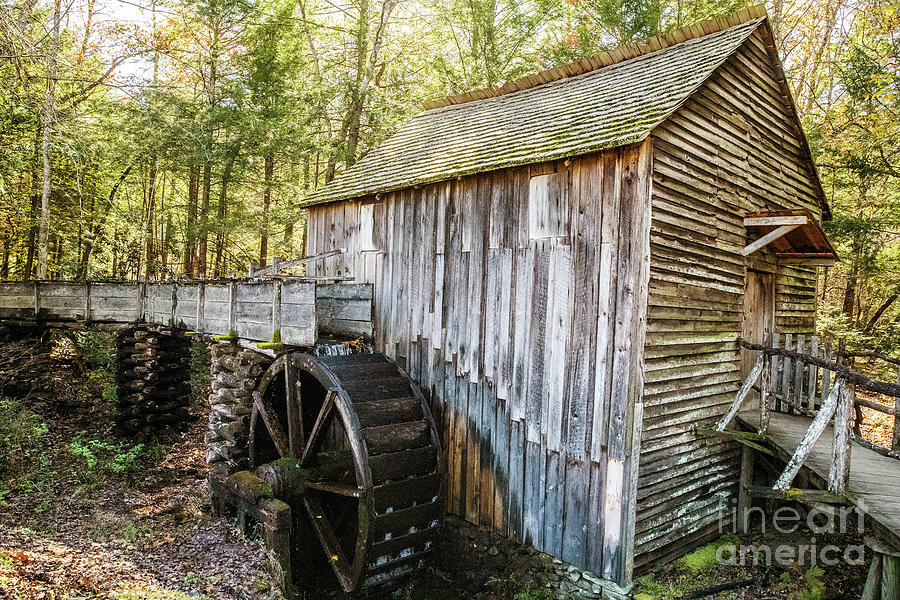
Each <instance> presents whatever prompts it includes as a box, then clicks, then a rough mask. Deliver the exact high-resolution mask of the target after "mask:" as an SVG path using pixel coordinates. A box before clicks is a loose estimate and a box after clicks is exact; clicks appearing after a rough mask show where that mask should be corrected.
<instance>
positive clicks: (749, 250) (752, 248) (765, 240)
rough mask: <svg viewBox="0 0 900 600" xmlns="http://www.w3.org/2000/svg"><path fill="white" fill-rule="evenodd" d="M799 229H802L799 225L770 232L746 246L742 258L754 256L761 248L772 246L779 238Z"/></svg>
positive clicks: (782, 227)
mask: <svg viewBox="0 0 900 600" xmlns="http://www.w3.org/2000/svg"><path fill="white" fill-rule="evenodd" d="M798 227H800V226H799V225H782V226H781V227H779V228H778V229H774V230H772V231H770V232H769V233H767V234H766V235H764V236H762V237H761V238H759V239H758V240H756V241H755V242H753V243H751V244H748V245H747V246H745V247H744V249H743V250H741V256H750V255H751V254H753V253H754V252H756V251H757V250H759V249H760V248H762V247H764V246H767V245H768V244H771V243H772V242H774V241H775V240H777V239H778V238H780V237H782V236H784V235H786V234H788V233H790V232H792V231H793V230H795V229H797V228H798Z"/></svg>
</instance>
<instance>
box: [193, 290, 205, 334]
mask: <svg viewBox="0 0 900 600" xmlns="http://www.w3.org/2000/svg"><path fill="white" fill-rule="evenodd" d="M204 304H206V283H205V282H203V281H201V282H200V283H198V284H197V317H196V319H195V323H194V329H196V330H197V331H203V308H204Z"/></svg>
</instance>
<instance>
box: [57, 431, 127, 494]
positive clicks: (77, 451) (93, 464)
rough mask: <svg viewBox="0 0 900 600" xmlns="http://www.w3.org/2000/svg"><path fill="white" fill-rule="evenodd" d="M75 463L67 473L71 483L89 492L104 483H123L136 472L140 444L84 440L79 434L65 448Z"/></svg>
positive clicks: (82, 433)
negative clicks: (69, 472)
mask: <svg viewBox="0 0 900 600" xmlns="http://www.w3.org/2000/svg"><path fill="white" fill-rule="evenodd" d="M66 449H67V450H68V452H69V453H70V454H71V455H72V456H74V457H77V458H78V459H80V460H76V461H75V462H74V463H73V465H72V469H71V477H72V481H73V483H76V484H77V485H79V486H81V487H83V488H86V489H92V488H94V487H96V486H98V485H100V484H102V483H104V482H106V481H119V482H122V483H124V482H126V481H127V480H129V479H130V478H131V477H132V476H133V475H134V474H135V473H136V471H137V470H138V467H139V466H140V461H139V459H141V458H142V457H143V455H144V444H135V445H133V446H129V445H128V444H125V443H121V442H120V443H115V444H114V443H110V442H103V441H100V440H95V439H87V438H86V437H85V432H83V431H82V432H79V433H78V434H77V435H76V436H75V438H74V439H73V440H72V441H71V442H69V444H68V446H67V447H66Z"/></svg>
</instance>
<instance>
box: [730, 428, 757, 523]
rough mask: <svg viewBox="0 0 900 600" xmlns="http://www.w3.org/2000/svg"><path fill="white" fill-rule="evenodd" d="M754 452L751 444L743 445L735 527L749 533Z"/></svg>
mask: <svg viewBox="0 0 900 600" xmlns="http://www.w3.org/2000/svg"><path fill="white" fill-rule="evenodd" d="M754 458H755V457H754V454H753V449H752V448H750V447H749V446H744V445H742V446H741V485H740V488H739V489H738V503H737V517H736V518H737V523H735V524H734V525H735V527H737V530H738V532H739V533H747V530H748V529H749V526H750V524H749V523H748V522H747V521H748V520H749V519H748V518H747V516H748V513H749V509H750V504H751V498H750V492H749V489H750V486H752V485H753V466H754Z"/></svg>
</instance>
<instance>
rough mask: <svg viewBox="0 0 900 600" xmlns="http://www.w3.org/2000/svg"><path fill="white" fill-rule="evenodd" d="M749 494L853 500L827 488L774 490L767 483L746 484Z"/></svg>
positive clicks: (802, 499) (834, 501)
mask: <svg viewBox="0 0 900 600" xmlns="http://www.w3.org/2000/svg"><path fill="white" fill-rule="evenodd" d="M745 489H746V491H747V494H748V495H749V496H750V497H751V498H771V499H774V500H795V501H797V502H803V503H806V502H822V503H824V504H841V505H847V506H849V505H851V504H853V502H852V500H851V499H850V498H849V497H848V496H847V495H846V494H833V493H831V492H828V491H825V490H805V489H798V488H789V489H787V490H774V489H772V488H770V487H768V486H765V485H748V486H745Z"/></svg>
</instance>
